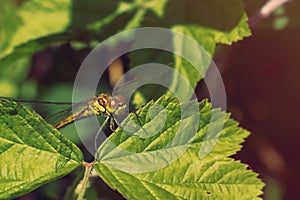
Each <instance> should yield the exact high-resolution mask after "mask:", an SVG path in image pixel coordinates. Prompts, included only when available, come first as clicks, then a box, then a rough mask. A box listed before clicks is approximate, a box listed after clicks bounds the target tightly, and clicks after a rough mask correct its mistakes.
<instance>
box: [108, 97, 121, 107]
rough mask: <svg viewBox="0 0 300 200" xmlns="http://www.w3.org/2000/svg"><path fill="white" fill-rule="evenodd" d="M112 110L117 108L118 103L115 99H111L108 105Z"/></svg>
mask: <svg viewBox="0 0 300 200" xmlns="http://www.w3.org/2000/svg"><path fill="white" fill-rule="evenodd" d="M109 106H110V107H111V108H112V109H116V108H117V107H118V106H119V101H118V99H116V98H113V99H111V101H110V105H109Z"/></svg>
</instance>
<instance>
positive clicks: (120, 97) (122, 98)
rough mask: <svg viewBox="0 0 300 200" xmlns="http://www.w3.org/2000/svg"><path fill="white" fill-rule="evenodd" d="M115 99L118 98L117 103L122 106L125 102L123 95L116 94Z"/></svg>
mask: <svg viewBox="0 0 300 200" xmlns="http://www.w3.org/2000/svg"><path fill="white" fill-rule="evenodd" d="M116 99H118V104H119V106H123V105H125V104H126V100H125V97H123V96H122V95H118V96H117V97H116Z"/></svg>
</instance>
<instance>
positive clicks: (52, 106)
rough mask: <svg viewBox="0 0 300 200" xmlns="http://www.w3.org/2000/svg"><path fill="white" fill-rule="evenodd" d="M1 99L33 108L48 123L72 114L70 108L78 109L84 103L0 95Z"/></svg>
mask: <svg viewBox="0 0 300 200" xmlns="http://www.w3.org/2000/svg"><path fill="white" fill-rule="evenodd" d="M1 100H6V101H15V102H17V103H19V104H22V105H23V106H25V107H27V108H28V109H30V110H34V111H35V112H37V113H38V114H39V115H41V116H42V117H43V118H44V119H45V120H46V121H47V122H48V123H50V124H56V123H57V122H59V121H61V120H63V119H65V118H66V117H68V116H70V115H72V108H73V109H75V110H76V109H79V108H81V107H82V105H83V104H84V103H85V101H83V102H79V103H72V102H50V101H31V100H23V99H14V98H9V97H0V101H1Z"/></svg>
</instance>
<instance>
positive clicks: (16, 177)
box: [0, 100, 83, 199]
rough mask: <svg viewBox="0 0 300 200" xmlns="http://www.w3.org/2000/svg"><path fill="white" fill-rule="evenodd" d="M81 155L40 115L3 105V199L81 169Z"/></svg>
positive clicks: (0, 134)
mask: <svg viewBox="0 0 300 200" xmlns="http://www.w3.org/2000/svg"><path fill="white" fill-rule="evenodd" d="M82 161H83V155H82V153H81V151H80V150H79V149H78V147H76V146H75V145H74V144H73V143H71V142H70V141H69V140H68V139H66V138H65V137H64V136H63V135H62V134H61V133H59V132H58V131H57V130H55V129H54V128H53V127H52V126H51V125H49V124H47V123H46V122H45V121H44V120H43V119H42V118H41V117H40V116H39V115H37V114H36V113H32V112H30V111H29V110H28V109H26V108H24V107H22V106H21V105H19V104H17V103H14V102H11V101H6V100H1V101H0V199H11V198H15V197H17V196H20V195H22V194H25V193H27V192H29V191H32V190H34V189H36V188H37V187H39V186H41V185H42V184H45V183H47V182H50V181H53V180H55V179H58V178H59V177H62V176H64V175H66V174H68V173H70V172H71V171H73V170H74V169H75V168H76V167H78V166H79V165H81V163H82Z"/></svg>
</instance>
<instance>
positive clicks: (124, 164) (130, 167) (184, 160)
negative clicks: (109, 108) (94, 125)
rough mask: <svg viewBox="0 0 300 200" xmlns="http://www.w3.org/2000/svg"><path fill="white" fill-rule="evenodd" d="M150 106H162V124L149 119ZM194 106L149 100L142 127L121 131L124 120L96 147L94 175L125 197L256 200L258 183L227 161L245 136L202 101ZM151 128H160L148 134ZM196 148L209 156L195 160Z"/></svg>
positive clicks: (249, 173) (141, 114)
mask: <svg viewBox="0 0 300 200" xmlns="http://www.w3.org/2000/svg"><path fill="white" fill-rule="evenodd" d="M154 105H159V106H162V107H164V112H165V113H166V116H167V120H166V122H165V123H164V126H160V125H159V124H160V123H161V121H162V120H161V114H162V113H163V112H162V111H159V113H157V115H156V116H157V117H155V116H152V119H150V116H149V112H150V110H151V107H152V106H154ZM196 105H197V107H198V108H196V107H195V104H194V103H193V102H189V103H182V104H179V103H178V102H177V101H176V99H174V98H168V97H162V98H160V99H159V100H157V101H156V102H150V103H148V104H147V105H145V106H144V107H143V108H142V109H141V110H140V111H139V112H138V114H139V121H140V123H141V125H142V127H143V128H142V129H139V130H138V131H137V132H135V133H134V134H133V135H132V134H130V133H129V132H124V131H123V130H126V125H128V124H130V121H129V118H127V119H125V122H124V124H123V127H125V129H124V128H122V129H117V130H116V132H115V133H113V134H112V135H111V136H110V138H109V139H108V140H106V141H105V142H104V143H103V144H102V145H101V147H100V148H99V156H100V157H99V160H98V162H96V164H95V170H96V172H97V173H98V175H99V176H100V177H101V178H102V179H103V180H104V181H105V182H106V183H107V184H108V185H110V186H111V187H112V188H113V189H116V190H118V191H119V192H120V193H121V194H122V195H124V197H126V198H127V199H259V198H258V196H259V195H260V194H262V191H261V189H262V187H263V185H264V184H263V183H262V182H261V180H260V179H258V178H257V174H256V173H254V172H252V171H250V170H247V165H244V164H241V163H240V162H238V161H234V160H233V159H231V158H227V156H230V155H232V154H235V153H236V152H237V151H238V150H240V149H241V146H240V143H241V142H243V141H244V139H245V137H247V136H248V135H249V132H248V131H246V130H243V129H241V128H239V127H238V123H237V122H235V121H233V120H231V119H230V118H229V115H226V114H225V113H224V112H221V111H220V110H219V109H211V105H210V103H208V102H207V101H202V102H201V103H199V104H196ZM182 110H185V112H184V114H183V115H182V112H181V111H182ZM195 110H196V112H195ZM197 110H199V111H197ZM152 112H153V111H152ZM199 116H200V118H198V117H199ZM131 117H132V118H133V120H135V122H137V119H136V117H134V115H132V116H131ZM197 119H198V122H197ZM153 122H154V123H153ZM195 122H197V124H198V126H196V124H195ZM151 124H152V125H151ZM131 125H132V124H131ZM219 125H222V126H223V128H221V129H219V128H216V127H218V126H219ZM157 127H163V128H162V129H161V130H160V131H157V132H156V134H153V131H156V130H157ZM181 127H182V129H181ZM195 127H196V129H194V128H195ZM179 130H181V131H179ZM193 130H196V132H195V134H191V132H193ZM142 131H144V133H151V134H150V136H148V137H146V136H145V135H142V134H139V132H140V133H142ZM141 136H143V137H141ZM176 139H178V140H176ZM213 141H216V143H213ZM205 146H212V147H213V148H205ZM202 149H210V152H209V154H207V155H206V156H202V157H201V156H200V154H201V150H202Z"/></svg>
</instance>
